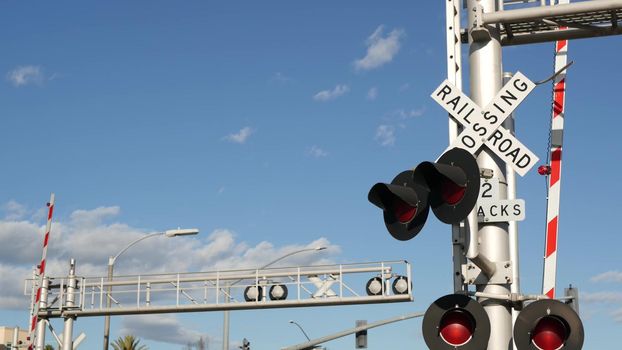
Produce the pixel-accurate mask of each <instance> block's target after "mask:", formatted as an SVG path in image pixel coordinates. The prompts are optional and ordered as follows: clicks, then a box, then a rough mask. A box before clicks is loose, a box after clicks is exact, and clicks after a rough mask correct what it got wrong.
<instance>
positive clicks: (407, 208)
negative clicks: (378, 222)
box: [391, 197, 417, 224]
mask: <svg viewBox="0 0 622 350" xmlns="http://www.w3.org/2000/svg"><path fill="white" fill-rule="evenodd" d="M391 209H392V210H393V214H394V215H395V218H396V219H397V220H398V221H399V222H401V223H402V224H406V223H409V222H411V221H412V219H414V218H415V216H416V215H417V207H413V206H412V205H410V204H408V203H406V202H404V201H403V200H401V199H399V198H397V197H395V198H394V199H393V203H392V205H391Z"/></svg>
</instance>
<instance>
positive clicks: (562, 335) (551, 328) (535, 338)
mask: <svg viewBox="0 0 622 350" xmlns="http://www.w3.org/2000/svg"><path fill="white" fill-rule="evenodd" d="M567 338H568V331H567V329H566V326H565V325H564V323H563V322H562V321H561V320H560V319H559V318H557V317H554V316H546V317H543V318H542V319H540V321H538V323H537V324H536V327H535V328H534V330H533V332H532V333H531V341H532V342H533V344H534V345H535V346H536V347H537V348H538V349H540V350H557V349H560V348H561V347H562V346H563V345H564V342H565V341H566V339H567Z"/></svg>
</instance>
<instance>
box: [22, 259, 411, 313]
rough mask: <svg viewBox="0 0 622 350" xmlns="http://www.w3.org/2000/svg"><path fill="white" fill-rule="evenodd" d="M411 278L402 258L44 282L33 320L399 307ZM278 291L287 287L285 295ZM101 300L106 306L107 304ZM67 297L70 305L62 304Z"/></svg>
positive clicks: (27, 288)
mask: <svg viewBox="0 0 622 350" xmlns="http://www.w3.org/2000/svg"><path fill="white" fill-rule="evenodd" d="M402 276H403V277H406V278H407V281H409V283H408V287H407V290H402V291H395V289H394V288H392V284H391V283H392V282H394V281H395V279H396V278H398V277H402ZM370 279H376V281H380V282H381V287H380V290H379V291H378V292H377V293H376V294H377V295H375V294H372V295H369V293H368V292H367V286H368V285H367V282H368V281H369V280H370ZM378 279H379V280H378ZM411 280H412V279H411V272H410V263H408V262H407V261H387V262H372V263H356V264H340V265H319V266H301V267H285V268H270V269H247V270H227V271H213V272H193V273H169V274H152V275H133V276H115V277H114V280H108V278H107V277H75V278H72V277H71V276H69V277H50V278H49V288H48V289H46V290H44V292H45V293H46V300H48V301H50V302H48V304H47V306H46V307H45V308H41V309H40V310H39V316H40V317H42V318H57V317H63V318H67V317H87V316H103V315H133V314H157V313H178V312H199V311H222V310H248V309H268V308H286V307H305V306H328V305H350V304H369V303H390V302H404V301H412V300H413V296H412V286H411V283H410V281H411ZM72 281H77V283H76V287H75V292H73V293H72V294H73V295H71V296H70V295H69V294H70V292H68V290H69V291H71V290H73V289H68V288H67V286H68V285H69V284H70V283H71V282H72ZM33 282H34V281H33V280H27V281H26V285H25V289H24V290H25V294H28V293H29V291H30V290H32V288H31V284H32V283H33ZM276 286H279V287H280V288H281V289H280V291H281V294H280V295H279V296H277V297H274V295H273V294H272V289H273V288H275V287H276ZM108 287H111V288H110V292H109V288H108ZM44 288H45V287H44ZM249 290H250V292H249ZM283 290H287V292H285V295H283V293H282V291H283ZM106 298H110V300H111V301H112V303H111V305H110V306H107V303H106ZM71 299H73V303H72V304H73V305H68V303H67V301H68V300H71Z"/></svg>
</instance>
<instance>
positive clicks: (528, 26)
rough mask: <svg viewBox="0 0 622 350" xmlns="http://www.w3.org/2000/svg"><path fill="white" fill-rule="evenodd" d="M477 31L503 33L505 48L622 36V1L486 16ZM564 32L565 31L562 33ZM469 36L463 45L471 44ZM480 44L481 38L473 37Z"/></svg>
mask: <svg viewBox="0 0 622 350" xmlns="http://www.w3.org/2000/svg"><path fill="white" fill-rule="evenodd" d="M473 10H475V11H476V12H478V14H477V16H476V23H475V28H474V30H473V31H475V32H477V31H486V30H490V29H494V30H498V31H499V32H500V38H501V44H502V45H504V46H506V45H522V44H533V43H541V42H549V41H556V40H567V39H581V38H592V37H597V36H608V35H617V34H622V0H593V1H582V2H574V3H571V4H559V5H553V6H536V7H528V8H518V9H512V10H503V11H495V12H488V13H484V12H483V10H482V9H481V8H475V9H473ZM560 28H564V29H565V30H563V31H562V30H559V29H560ZM466 34H467V33H466V32H464V33H463V35H462V42H463V43H467V39H468V38H467V35H466ZM473 38H474V40H476V41H477V40H478V36H477V35H474V36H473Z"/></svg>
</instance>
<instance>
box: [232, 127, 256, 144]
mask: <svg viewBox="0 0 622 350" xmlns="http://www.w3.org/2000/svg"><path fill="white" fill-rule="evenodd" d="M253 132H254V130H253V129H251V128H250V127H248V126H246V127H244V128H242V129H241V130H240V131H238V132H237V133H234V134H230V135H227V136H225V140H227V141H230V142H234V143H240V144H242V143H244V142H246V140H247V139H248V138H249V137H250V136H251V135H252V134H253Z"/></svg>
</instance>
